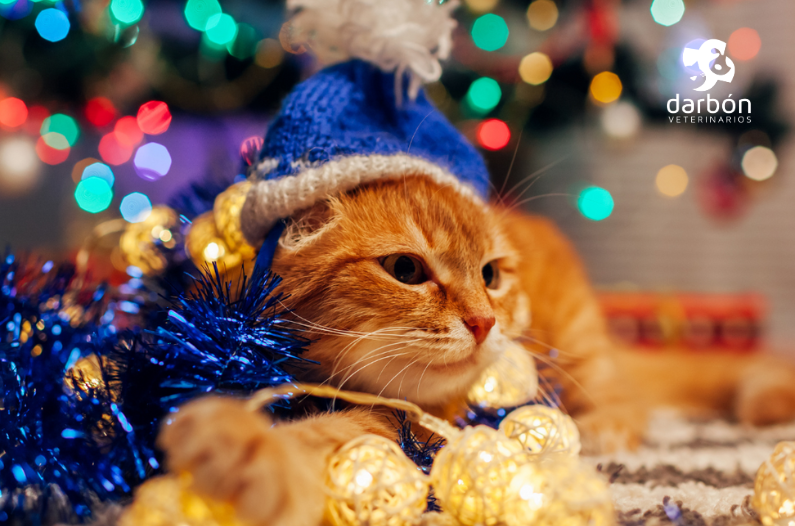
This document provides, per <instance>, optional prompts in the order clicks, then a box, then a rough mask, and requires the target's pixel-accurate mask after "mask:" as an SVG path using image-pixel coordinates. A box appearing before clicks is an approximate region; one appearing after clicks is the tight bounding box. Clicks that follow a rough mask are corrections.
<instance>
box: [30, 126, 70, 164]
mask: <svg viewBox="0 0 795 526" xmlns="http://www.w3.org/2000/svg"><path fill="white" fill-rule="evenodd" d="M58 136H60V137H63V135H61V134H60V133H50V134H45V136H42V137H39V140H37V141H36V155H38V156H39V159H41V160H42V162H45V163H47V164H52V165H55V164H61V163H62V162H64V161H65V160H66V159H68V158H69V152H70V150H71V148H69V144H67V143H66V139H62V140H63V142H62V143H61V142H60V141H61V139H56V138H57V137H58ZM47 141H49V142H53V143H55V144H58V145H59V146H65V148H53V147H52V146H50V145H49V144H47Z"/></svg>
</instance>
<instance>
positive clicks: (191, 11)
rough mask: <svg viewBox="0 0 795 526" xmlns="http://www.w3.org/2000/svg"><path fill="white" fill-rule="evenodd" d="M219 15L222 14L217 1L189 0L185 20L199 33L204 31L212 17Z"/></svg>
mask: <svg viewBox="0 0 795 526" xmlns="http://www.w3.org/2000/svg"><path fill="white" fill-rule="evenodd" d="M217 14H221V4H219V3H218V2H217V0H188V3H187V4H185V20H187V21H188V25H189V26H190V27H192V28H193V29H195V30H197V31H204V30H205V28H206V27H207V21H208V20H210V17H211V16H213V15H217Z"/></svg>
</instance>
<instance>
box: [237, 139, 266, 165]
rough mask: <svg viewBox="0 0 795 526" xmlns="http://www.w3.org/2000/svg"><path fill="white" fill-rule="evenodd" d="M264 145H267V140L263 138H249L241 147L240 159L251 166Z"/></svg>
mask: <svg viewBox="0 0 795 526" xmlns="http://www.w3.org/2000/svg"><path fill="white" fill-rule="evenodd" d="M263 144H265V139H263V138H262V137H259V136H257V137H249V138H248V139H246V140H245V141H243V144H241V145H240V158H241V159H243V161H244V162H245V163H246V164H247V165H249V166H251V165H252V164H254V161H256V160H257V154H259V151H260V150H261V149H262V145H263Z"/></svg>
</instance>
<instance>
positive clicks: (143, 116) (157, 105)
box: [137, 100, 171, 135]
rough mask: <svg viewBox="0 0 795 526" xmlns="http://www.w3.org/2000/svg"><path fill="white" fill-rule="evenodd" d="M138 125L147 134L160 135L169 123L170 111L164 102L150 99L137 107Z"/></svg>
mask: <svg viewBox="0 0 795 526" xmlns="http://www.w3.org/2000/svg"><path fill="white" fill-rule="evenodd" d="M137 118H138V127H139V128H141V131H143V132H144V133H146V134H148V135H160V134H161V133H165V132H166V130H168V127H169V126H170V125H171V112H170V111H169V109H168V105H167V104H166V103H165V102H160V101H156V100H152V101H149V102H147V103H146V104H143V105H141V107H140V108H139V109H138V117H137Z"/></svg>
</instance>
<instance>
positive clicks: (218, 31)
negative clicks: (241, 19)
mask: <svg viewBox="0 0 795 526" xmlns="http://www.w3.org/2000/svg"><path fill="white" fill-rule="evenodd" d="M204 31H205V34H206V35H207V39H208V40H209V41H210V42H212V43H213V44H217V45H219V46H225V45H227V44H229V43H230V42H232V41H233V40H234V39H235V37H236V36H237V22H235V19H234V18H232V17H231V16H230V15H227V14H226V13H220V14H215V15H213V16H211V17H210V18H209V19H208V20H207V27H206V28H205V30H204Z"/></svg>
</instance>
